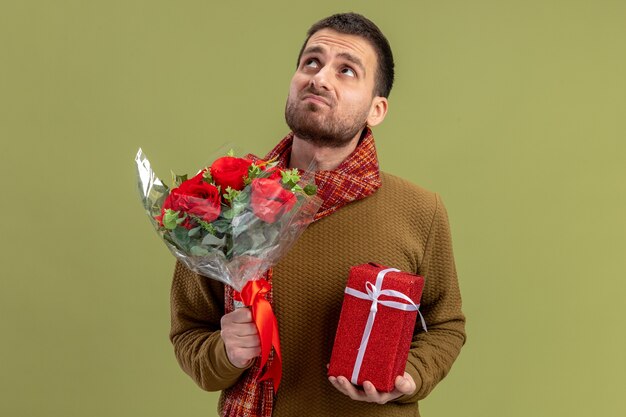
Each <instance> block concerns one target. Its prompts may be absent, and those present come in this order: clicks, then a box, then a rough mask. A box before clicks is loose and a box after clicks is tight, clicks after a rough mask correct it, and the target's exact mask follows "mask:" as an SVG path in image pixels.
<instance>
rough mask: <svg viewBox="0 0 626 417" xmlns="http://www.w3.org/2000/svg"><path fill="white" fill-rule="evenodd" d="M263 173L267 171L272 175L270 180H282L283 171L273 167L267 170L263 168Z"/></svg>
mask: <svg viewBox="0 0 626 417" xmlns="http://www.w3.org/2000/svg"><path fill="white" fill-rule="evenodd" d="M261 169H262V170H263V171H265V172H266V173H268V174H270V175H269V176H268V177H266V178H268V179H270V180H280V179H282V177H283V176H282V172H283V171H282V169H280V168H278V167H272V168H267V169H266V168H265V166H264V167H263V168H261Z"/></svg>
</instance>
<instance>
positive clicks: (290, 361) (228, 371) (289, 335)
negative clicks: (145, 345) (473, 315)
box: [170, 173, 465, 417]
mask: <svg viewBox="0 0 626 417" xmlns="http://www.w3.org/2000/svg"><path fill="white" fill-rule="evenodd" d="M381 179H382V184H383V186H382V187H381V188H380V189H379V190H378V191H377V192H376V193H375V194H373V195H371V196H369V197H367V198H365V199H363V200H360V201H356V202H353V203H350V204H348V205H347V206H345V207H343V208H342V209H341V210H338V211H337V212H335V213H334V214H333V215H331V216H329V217H326V218H324V219H321V220H319V221H318V222H316V223H314V224H312V225H311V226H310V227H309V228H308V229H307V230H306V231H305V232H304V234H303V235H302V237H301V238H300V239H299V240H298V242H296V244H295V245H294V247H293V248H292V250H291V251H290V252H289V253H288V254H287V256H285V257H284V258H283V259H282V260H281V261H280V262H279V264H278V265H277V266H276V267H275V268H274V276H273V282H272V285H273V288H274V290H273V297H274V311H275V314H276V317H277V319H278V323H279V329H280V337H281V348H282V352H283V361H284V362H283V380H282V383H281V388H280V390H279V392H278V393H277V397H276V401H275V403H274V414H273V415H274V416H276V417H284V416H300V415H303V416H304V415H306V416H313V417H315V416H383V417H384V416H403V417H406V416H419V411H418V407H417V401H418V400H420V399H422V398H424V397H425V396H426V395H427V394H428V393H429V392H430V391H431V390H432V389H433V388H434V387H435V385H436V384H437V383H438V382H439V381H440V380H441V379H442V378H443V377H444V376H445V375H446V374H447V373H448V371H449V369H450V367H451V366H452V363H453V362H454V360H455V359H456V357H457V355H458V353H459V351H460V349H461V346H462V345H463V343H464V341H465V331H464V328H465V318H464V316H463V313H462V312H461V297H460V293H459V288H458V282H457V278H456V270H455V266H454V259H453V254H452V245H451V240H450V231H449V226H448V219H447V214H446V211H445V208H444V206H443V204H442V202H441V199H440V198H439V196H438V195H436V194H434V193H431V192H429V191H426V190H424V189H423V188H420V187H417V186H415V185H412V184H410V183H408V182H407V181H404V180H402V179H400V178H398V177H395V176H392V175H389V174H385V173H381ZM366 262H377V263H380V264H383V265H388V266H391V267H395V268H398V269H400V270H404V271H411V272H416V273H418V274H421V275H422V276H424V278H425V287H424V293H423V295H422V305H421V308H420V310H421V311H422V314H423V315H424V318H425V319H426V323H427V325H428V333H425V332H423V331H421V330H420V329H421V326H419V325H418V326H416V333H415V336H414V338H413V342H412V345H411V347H412V348H411V351H410V352H409V359H408V362H407V372H409V373H410V374H411V375H412V377H413V379H414V380H415V382H416V384H417V390H416V392H415V393H414V394H413V395H412V396H408V397H402V398H400V399H398V400H396V401H394V402H391V403H388V404H385V405H377V404H367V403H361V402H357V401H353V400H351V399H350V398H348V397H346V396H344V395H343V394H341V393H340V392H338V391H337V390H336V389H335V388H333V386H332V385H331V384H330V383H329V382H328V379H327V376H326V364H327V363H328V362H329V359H330V354H331V351H332V344H333V338H334V335H335V330H336V327H337V322H338V319H339V313H340V311H341V304H342V300H343V291H344V288H345V283H346V279H347V276H348V271H349V269H350V267H351V266H354V265H358V264H362V263H366ZM223 294H224V289H223V286H222V284H220V283H218V282H216V281H212V280H209V279H206V278H204V277H200V276H197V275H196V274H194V273H191V272H190V271H188V270H187V269H186V268H185V267H184V266H182V265H181V264H180V263H177V265H176V269H175V273H174V278H173V283H172V305H171V307H172V329H171V333H170V338H171V340H172V343H173V344H174V348H175V353H176V357H177V359H178V361H179V363H180V365H181V367H182V369H183V370H185V372H187V373H188V374H189V375H190V376H191V377H192V378H193V379H194V380H195V381H196V383H197V384H198V385H199V386H200V387H202V388H203V389H205V390H209V391H215V390H221V389H224V388H226V387H229V386H231V385H232V384H234V383H235V381H236V380H237V379H238V378H239V377H240V376H241V375H242V373H243V372H244V371H245V370H241V369H237V368H235V367H234V366H233V365H232V364H230V362H229V361H228V358H227V356H226V352H225V348H224V343H223V342H222V340H221V338H220V336H219V324H220V317H221V315H222V314H223V302H224V301H223V300H224V295H223Z"/></svg>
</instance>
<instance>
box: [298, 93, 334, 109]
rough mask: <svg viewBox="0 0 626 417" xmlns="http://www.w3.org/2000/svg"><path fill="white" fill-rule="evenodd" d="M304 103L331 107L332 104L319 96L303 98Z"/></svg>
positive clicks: (310, 95) (309, 95)
mask: <svg viewBox="0 0 626 417" xmlns="http://www.w3.org/2000/svg"><path fill="white" fill-rule="evenodd" d="M302 101H308V102H311V103H317V104H324V105H326V106H328V107H330V103H329V102H328V100H326V99H325V98H324V97H322V96H318V95H317V94H306V95H305V96H304V97H302Z"/></svg>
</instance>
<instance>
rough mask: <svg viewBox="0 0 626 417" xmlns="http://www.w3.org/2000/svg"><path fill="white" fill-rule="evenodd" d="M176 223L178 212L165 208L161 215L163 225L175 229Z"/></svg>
mask: <svg viewBox="0 0 626 417" xmlns="http://www.w3.org/2000/svg"><path fill="white" fill-rule="evenodd" d="M177 225H178V212H177V211H174V210H172V209H167V210H165V214H164V215H163V226H164V227H165V228H166V229H168V230H174V229H176V226H177Z"/></svg>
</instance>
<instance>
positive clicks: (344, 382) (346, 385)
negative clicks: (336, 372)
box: [337, 376, 365, 401]
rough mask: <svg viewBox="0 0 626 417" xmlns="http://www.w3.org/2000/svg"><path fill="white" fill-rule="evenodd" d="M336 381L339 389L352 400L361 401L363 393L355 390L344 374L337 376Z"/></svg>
mask: <svg viewBox="0 0 626 417" xmlns="http://www.w3.org/2000/svg"><path fill="white" fill-rule="evenodd" d="M337 382H338V383H339V386H340V387H341V389H340V391H341V392H343V393H344V394H346V395H347V396H348V397H350V398H352V399H353V400H358V401H363V400H364V397H365V395H364V393H363V392H362V391H359V390H357V388H356V387H355V386H354V385H352V384H351V383H350V381H348V379H347V378H346V377H344V376H339V377H337Z"/></svg>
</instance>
